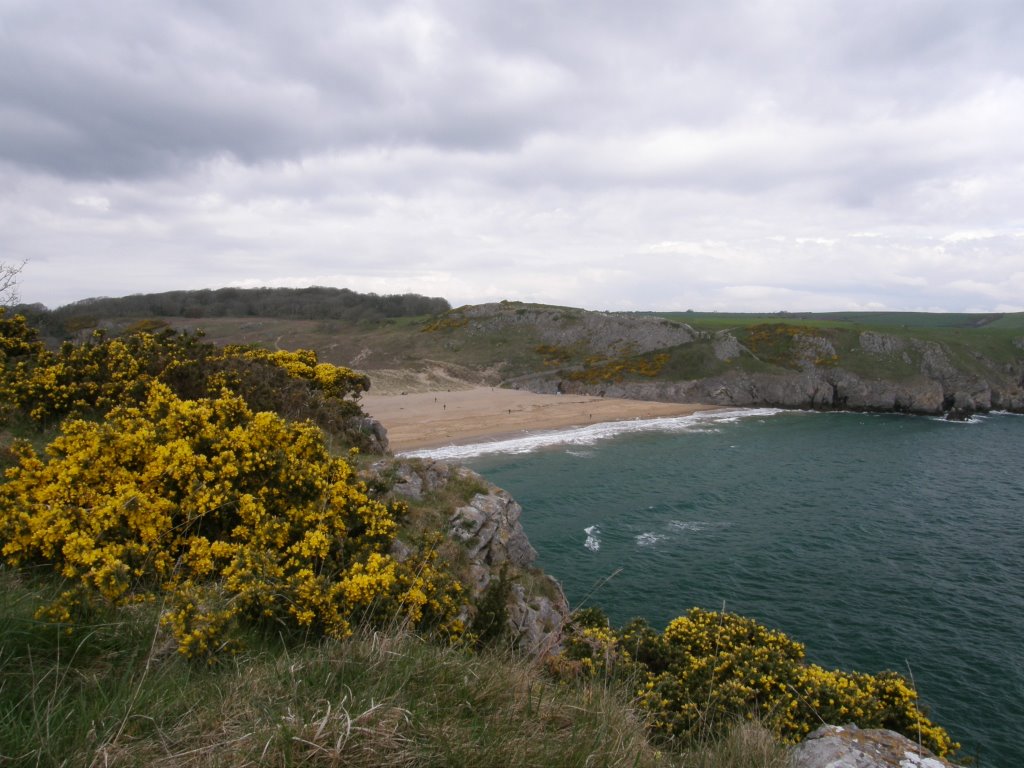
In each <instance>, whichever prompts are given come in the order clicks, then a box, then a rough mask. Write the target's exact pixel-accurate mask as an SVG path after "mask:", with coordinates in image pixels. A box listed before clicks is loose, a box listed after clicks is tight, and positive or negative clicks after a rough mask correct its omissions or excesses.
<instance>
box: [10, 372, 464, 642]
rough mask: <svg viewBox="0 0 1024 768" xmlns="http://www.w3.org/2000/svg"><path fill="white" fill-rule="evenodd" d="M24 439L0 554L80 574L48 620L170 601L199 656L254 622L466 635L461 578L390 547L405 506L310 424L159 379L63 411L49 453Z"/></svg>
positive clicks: (332, 631) (166, 617) (168, 614)
mask: <svg viewBox="0 0 1024 768" xmlns="http://www.w3.org/2000/svg"><path fill="white" fill-rule="evenodd" d="M17 451H18V464H17V465H16V466H15V467H13V468H11V469H9V470H8V471H7V475H6V477H7V479H6V483H4V484H3V485H0V543H2V549H0V553H2V555H3V557H4V559H5V560H6V562H7V563H8V564H10V565H13V566H17V565H22V564H27V563H50V564H52V565H53V566H54V567H55V568H56V569H57V570H59V572H60V573H61V575H62V576H63V577H64V578H65V579H67V580H68V581H69V582H70V583H71V584H73V585H74V586H73V588H71V589H69V590H68V591H67V592H65V593H64V595H63V596H62V597H61V598H60V599H59V600H58V601H57V603H55V604H54V605H52V606H49V608H48V609H47V610H46V611H45V613H47V615H49V616H50V617H51V618H55V619H58V620H62V621H72V620H73V619H74V617H75V615H76V612H77V611H78V610H80V609H81V608H83V607H86V606H87V605H88V604H89V603H90V602H91V601H94V600H103V601H107V602H109V603H113V604H115V605H124V604H127V603H132V602H135V601H139V600H149V599H155V598H158V597H163V599H165V600H166V606H167V607H166V610H165V611H164V613H163V619H162V620H163V623H164V624H165V625H166V626H167V627H168V628H169V629H170V630H171V632H172V633H173V634H174V636H175V637H176V638H177V641H178V644H179V648H180V650H181V651H182V652H183V653H185V654H187V655H190V656H195V655H207V654H212V653H214V652H216V651H218V650H221V649H223V648H226V647H229V646H230V644H231V640H232V635H233V630H234V629H235V628H237V627H238V626H239V625H241V624H243V623H257V624H259V623H267V622H276V623H279V624H281V625H284V626H287V627H291V628H293V629H298V630H306V631H314V632H318V633H323V634H325V635H328V636H332V637H344V636H346V635H348V634H349V632H350V631H351V627H352V625H353V623H354V622H356V621H383V620H396V619H397V620H404V621H408V622H411V623H412V624H413V625H415V626H424V625H434V626H439V627H440V628H442V629H443V630H444V631H447V632H457V631H458V623H457V622H456V621H455V620H454V616H455V613H456V611H457V610H458V607H459V606H458V599H457V598H458V589H459V588H458V585H457V584H456V583H454V582H453V580H452V579H451V578H450V576H448V575H447V574H446V573H445V572H444V571H443V570H439V569H437V568H436V567H435V564H434V559H435V557H436V555H435V554H434V552H433V548H432V547H431V546H430V545H429V543H428V544H427V545H425V546H422V547H421V548H420V552H419V554H417V555H413V556H411V557H409V558H408V559H406V560H405V561H404V562H398V561H396V560H395V559H394V558H393V557H392V556H391V555H390V554H389V549H390V545H391V543H392V541H393V539H394V536H395V533H396V530H397V525H398V522H397V516H398V515H400V514H401V513H402V511H403V508H402V507H401V506H394V507H391V508H389V507H387V506H385V505H384V504H382V503H380V502H378V501H376V500H374V499H372V498H370V497H369V496H368V495H367V492H366V488H365V487H364V485H363V484H362V483H360V482H358V481H357V480H356V478H355V477H354V475H353V470H352V468H351V466H350V465H349V464H348V463H347V462H346V461H345V460H343V459H340V458H336V457H332V456H331V455H330V453H329V452H328V450H327V449H326V447H325V444H324V440H323V435H322V433H321V432H320V430H319V429H317V428H316V427H315V426H313V425H311V424H309V423H294V422H288V421H285V420H284V419H281V418H280V417H279V416H277V415H276V414H273V413H269V412H257V413H254V412H253V411H252V410H251V409H250V408H249V407H248V406H247V404H246V403H245V401H244V400H243V399H242V398H241V397H239V396H237V395H233V394H231V393H230V392H227V391H225V392H223V393H222V394H221V395H220V396H219V397H216V398H202V399H197V400H183V399H180V398H178V397H176V396H175V395H174V394H173V393H172V392H171V390H170V389H169V388H168V387H167V386H166V385H164V384H161V383H159V382H152V383H150V384H148V386H147V390H146V393H145V396H144V397H143V398H142V400H141V402H140V403H139V404H138V405H128V406H118V407H116V408H114V409H113V410H112V411H111V412H110V413H109V414H108V416H107V418H106V420H105V421H104V422H102V423H96V422H90V421H85V420H68V421H66V422H64V424H63V425H62V431H61V434H60V435H59V436H58V437H57V438H56V439H55V440H54V441H53V442H52V444H51V445H50V446H48V448H47V454H48V456H47V457H45V458H41V457H39V456H38V455H36V453H35V452H34V451H33V450H32V449H30V448H29V447H27V446H25V445H21V446H19V447H18V449H17Z"/></svg>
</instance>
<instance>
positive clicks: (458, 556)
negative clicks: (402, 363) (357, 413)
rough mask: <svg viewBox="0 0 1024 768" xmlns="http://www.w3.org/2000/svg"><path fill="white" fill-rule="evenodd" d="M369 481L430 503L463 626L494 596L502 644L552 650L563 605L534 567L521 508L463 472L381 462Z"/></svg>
mask: <svg viewBox="0 0 1024 768" xmlns="http://www.w3.org/2000/svg"><path fill="white" fill-rule="evenodd" d="M371 477H372V478H373V479H374V480H375V481H376V482H382V481H384V479H385V478H386V483H385V484H386V485H388V486H389V490H388V493H389V494H390V495H391V496H392V497H394V498H398V499H404V500H407V501H408V502H409V503H410V504H411V505H413V506H414V507H416V506H418V505H426V506H428V507H429V506H430V504H431V499H433V500H434V501H433V504H434V506H435V507H437V508H436V509H435V512H436V514H437V516H438V522H439V523H440V524H441V527H442V528H443V530H444V532H445V536H446V538H447V541H448V543H449V553H448V554H449V559H450V560H451V561H452V564H453V567H454V568H455V569H456V571H457V574H458V575H459V576H460V578H461V580H462V581H463V583H464V584H465V585H466V587H468V594H467V598H468V599H467V601H466V604H465V606H464V609H463V618H464V620H465V621H466V623H467V625H469V626H473V625H474V623H475V622H476V621H477V619H478V617H479V615H480V610H481V606H482V605H483V604H484V603H485V601H486V600H487V597H488V596H489V595H492V594H493V595H497V596H499V598H500V601H501V602H502V605H501V606H499V611H498V613H499V614H500V615H501V619H502V620H503V622H504V624H505V626H504V631H503V632H502V633H500V634H502V635H503V636H504V638H505V639H507V640H508V641H510V643H511V644H512V645H514V646H516V647H518V648H520V649H522V650H523V651H525V652H526V653H528V654H531V655H545V654H548V653H551V652H554V651H555V650H556V649H557V648H558V646H559V643H560V640H561V630H562V626H563V624H564V623H565V621H566V619H567V618H568V616H569V604H568V602H567V600H566V598H565V594H564V593H563V591H562V587H561V585H560V584H559V583H558V582H557V581H556V580H555V579H553V578H552V577H550V576H548V575H546V574H544V572H543V571H541V570H540V569H538V568H535V567H534V565H533V563H534V561H535V560H536V558H537V552H536V551H535V550H534V548H533V547H532V546H531V545H530V541H529V539H528V538H527V536H526V533H525V531H524V530H523V526H522V524H521V522H520V519H519V518H520V515H521V514H522V507H521V506H520V505H519V504H518V503H517V502H516V501H515V500H514V499H513V498H512V497H511V496H509V494H508V493H506V492H505V491H503V490H501V489H500V488H498V487H497V486H495V485H493V484H491V483H489V482H487V481H486V480H485V479H484V478H483V477H481V476H480V475H478V474H477V473H475V472H473V471H472V470H470V469H468V468H466V467H461V466H453V465H449V464H445V463H443V462H439V461H431V460H415V459H413V460H404V459H390V458H389V459H385V460H382V461H379V462H377V463H376V464H375V465H374V466H373V467H372V469H371ZM467 489H468V490H467ZM438 499H442V500H443V501H442V502H441V503H440V504H438V503H437V500H438ZM407 547H408V545H406V544H404V543H403V542H402V540H401V538H400V539H399V540H397V541H396V545H395V552H394V554H395V556H396V557H399V558H402V557H404V556H405V550H406V549H407Z"/></svg>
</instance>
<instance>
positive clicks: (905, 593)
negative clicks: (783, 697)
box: [424, 409, 1024, 768]
mask: <svg viewBox="0 0 1024 768" xmlns="http://www.w3.org/2000/svg"><path fill="white" fill-rule="evenodd" d="M424 453H425V454H428V455H431V456H434V457H437V458H442V459H446V460H451V461H458V462H461V463H464V464H467V465H468V466H470V467H471V468H473V469H475V470H476V471H478V472H480V473H481V474H482V475H483V476H484V477H486V478H487V479H488V480H490V481H491V482H493V483H495V484H496V485H498V486H500V487H502V488H504V489H506V490H507V491H509V493H511V494H512V495H513V497H514V498H515V499H516V500H517V501H518V502H519V503H520V504H521V505H522V507H523V514H522V523H523V526H524V528H525V530H526V533H527V535H528V536H529V538H530V541H531V542H532V543H533V545H534V547H535V548H536V549H537V552H538V554H539V558H538V565H539V566H540V567H542V568H543V569H544V570H545V571H547V572H548V573H550V574H552V575H554V576H555V577H556V578H557V579H559V580H560V581H561V583H562V584H563V586H564V588H565V592H566V595H567V597H568V599H569V602H570V604H571V605H572V606H573V607H574V608H576V607H582V606H589V605H593V606H597V607H600V608H601V609H603V610H604V611H605V612H606V613H607V614H608V615H609V616H610V618H611V619H612V621H613V623H614V624H616V625H619V624H622V623H624V622H626V621H627V620H629V619H630V618H632V617H634V616H642V617H644V618H646V619H647V620H648V621H649V622H650V623H651V624H652V625H653V626H654V627H655V628H657V629H659V630H660V629H663V628H664V626H665V625H666V624H667V623H668V622H669V621H670V620H671V619H672V618H674V617H676V616H678V615H681V614H683V613H685V612H686V611H687V610H688V609H689V608H690V607H692V606H699V607H701V608H706V609H712V610H722V609H724V610H726V611H730V612H734V613H739V614H743V615H746V616H751V617H753V618H756V619H757V620H759V621H760V622H762V623H764V624H766V625H768V626H770V627H773V628H776V629H779V630H781V631H783V632H785V633H786V634H787V635H789V636H790V637H792V638H794V639H796V640H798V641H800V642H802V643H804V644H805V645H806V648H807V656H808V659H809V660H810V661H813V662H816V663H819V664H822V665H825V666H828V667H838V668H842V669H846V670H857V671H862V672H872V673H876V672H880V671H883V670H890V669H891V670H895V671H897V672H900V673H902V674H903V675H904V676H905V677H907V678H908V679H909V680H911V681H912V683H913V685H914V686H915V687H916V689H917V691H918V693H919V696H920V700H921V701H922V702H923V704H924V705H925V706H926V708H927V709H928V711H929V712H930V714H931V716H932V718H933V720H935V721H936V722H938V723H939V724H941V725H943V726H945V727H946V728H947V730H949V731H950V732H951V734H952V735H953V737H954V738H955V739H956V740H958V741H959V742H961V744H962V745H963V747H962V750H961V752H960V755H959V757H960V758H973V759H974V760H975V764H976V765H980V766H985V767H986V768H988V767H990V766H997V767H998V768H1016V767H1018V766H1024V417H1022V416H1019V415H1013V414H989V415H984V416H976V417H975V418H973V419H971V420H970V421H968V422H950V421H944V420H942V419H938V418H929V417H923V416H904V415H891V414H861V413H813V412H797V411H780V410H774V409H745V410H735V411H713V412H704V413H698V414H695V415H693V416H688V417H682V418H669V419H654V420H646V421H629V422H619V423H614V424H597V425H590V426H587V427H583V428H578V429H571V430H563V431H558V432H537V433H534V434H528V435H525V436H522V437H520V438H517V439H515V440H507V441H503V442H497V443H485V444H479V445H472V446H452V447H449V448H443V449H436V450H432V451H427V452H424Z"/></svg>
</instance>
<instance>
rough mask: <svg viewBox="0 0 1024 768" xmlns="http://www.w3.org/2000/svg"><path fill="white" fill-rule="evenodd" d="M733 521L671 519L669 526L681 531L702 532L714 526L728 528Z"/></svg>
mask: <svg viewBox="0 0 1024 768" xmlns="http://www.w3.org/2000/svg"><path fill="white" fill-rule="evenodd" d="M730 525H732V523H729V522H724V521H711V520H669V523H668V527H669V528H671V529H672V530H673V531H679V532H680V533H700V532H701V531H707V530H709V529H714V528H727V527H728V526H730Z"/></svg>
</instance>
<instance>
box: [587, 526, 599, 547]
mask: <svg viewBox="0 0 1024 768" xmlns="http://www.w3.org/2000/svg"><path fill="white" fill-rule="evenodd" d="M583 532H584V533H585V534H587V540H586V541H584V542H583V546H584V547H586V548H587V549H589V550H590V551H591V552H597V550H599V549H600V548H601V539H599V538H598V534H600V533H601V529H600V528H598V527H597V526H596V525H588V526H587V527H586V528H584V529H583Z"/></svg>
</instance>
